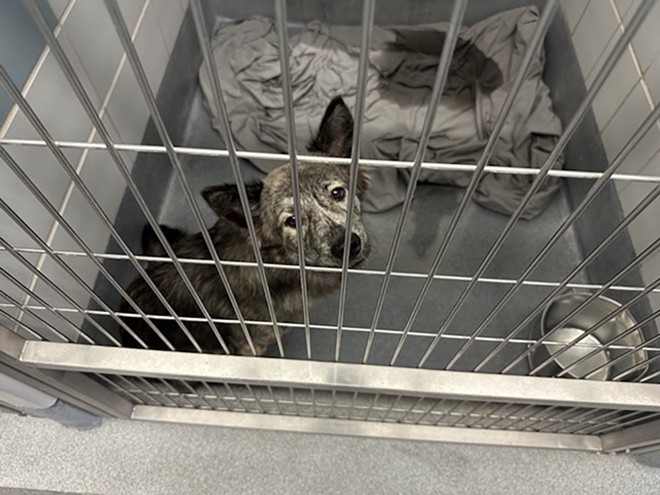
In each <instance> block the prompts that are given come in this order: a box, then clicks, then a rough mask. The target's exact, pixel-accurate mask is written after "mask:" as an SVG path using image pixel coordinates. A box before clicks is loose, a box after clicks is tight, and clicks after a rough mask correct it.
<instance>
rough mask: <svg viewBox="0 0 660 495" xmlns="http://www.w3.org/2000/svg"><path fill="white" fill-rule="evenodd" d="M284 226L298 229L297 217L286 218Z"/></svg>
mask: <svg viewBox="0 0 660 495" xmlns="http://www.w3.org/2000/svg"><path fill="white" fill-rule="evenodd" d="M284 225H286V226H287V227H290V228H292V229H295V228H296V217H294V216H293V215H291V216H290V217H286V220H284Z"/></svg>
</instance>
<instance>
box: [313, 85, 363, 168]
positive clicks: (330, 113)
mask: <svg viewBox="0 0 660 495" xmlns="http://www.w3.org/2000/svg"><path fill="white" fill-rule="evenodd" d="M352 145H353V116H352V115H351V111H350V110H349V109H348V107H347V106H346V104H345V103H344V100H343V99H342V98H341V96H337V97H336V98H333V100H332V101H331V102H330V104H329V105H328V108H327V109H326V110H325V114H324V115H323V119H322V120H321V126H320V127H319V132H318V134H317V135H316V138H314V140H313V141H312V142H311V143H310V144H309V146H308V147H307V149H308V150H309V151H310V152H312V153H315V152H316V153H323V154H326V155H329V156H336V157H339V158H349V157H350V156H351V146H352Z"/></svg>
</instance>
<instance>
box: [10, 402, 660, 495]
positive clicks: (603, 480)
mask: <svg viewBox="0 0 660 495" xmlns="http://www.w3.org/2000/svg"><path fill="white" fill-rule="evenodd" d="M28 431H29V434H27V432H28ZM0 435H1V436H2V439H3V442H0V463H1V465H2V466H3V469H2V470H0V494H3V495H4V494H5V493H6V494H7V495H17V493H20V494H23V493H26V494H27V493H30V494H31V495H32V492H31V491H30V492H27V491H23V490H28V489H30V490H37V489H38V490H57V492H58V493H61V491H65V492H67V493H68V492H74V493H88V494H101V493H103V494H106V495H111V494H112V495H114V494H131V495H132V494H136V493H139V494H143V495H148V494H159V495H161V494H170V493H172V494H181V493H190V494H193V493H194V494H217V493H246V494H248V493H249V494H257V493H270V494H280V493H281V494H289V493H315V494H322V493H333V494H334V493H346V494H351V493H355V494H362V493H410V494H427V493H428V494H430V493H434V494H443V493H448V494H463V493H465V494H471V493H475V492H477V493H492V494H502V493H519V494H527V493H534V494H535V493H539V491H541V492H543V493H602V494H618V493H635V494H637V495H645V494H655V493H657V486H658V484H660V469H657V468H653V467H650V466H646V465H643V464H641V463H638V462H635V461H634V460H633V458H632V457H631V456H625V455H618V456H612V455H594V454H591V453H586V452H572V451H554V450H543V449H531V448H528V449H520V448H508V447H486V446H477V445H457V444H439V443H429V442H411V441H403V440H380V439H378V440H377V439H364V438H351V437H337V436H328V435H305V434H300V433H285V432H274V431H268V432H264V431H258V430H241V429H229V428H219V427H215V426H190V425H182V424H160V423H147V422H140V421H126V420H106V421H105V422H104V424H103V426H102V427H101V428H97V429H95V430H91V431H83V432H81V431H77V430H74V429H72V428H63V427H62V426H61V425H59V424H57V423H55V422H53V421H50V420H46V419H41V418H33V417H21V416H18V415H14V414H0ZM35 438H40V439H48V441H39V442H35V441H34V439H35ZM523 466H524V468H523ZM4 487H13V488H15V489H20V491H14V490H6V489H5V488H4ZM49 493H50V492H49ZM34 495H36V494H34ZM39 495H44V494H43V493H42V492H39Z"/></svg>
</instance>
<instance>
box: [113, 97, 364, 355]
mask: <svg viewBox="0 0 660 495" xmlns="http://www.w3.org/2000/svg"><path fill="white" fill-rule="evenodd" d="M352 133H353V118H352V116H351V113H350V111H349V110H348V108H347V107H346V105H345V104H344V102H343V100H342V99H341V98H335V99H334V100H332V102H331V103H330V105H329V106H328V108H327V110H326V112H325V114H324V116H323V119H322V121H321V126H320V129H319V132H318V135H317V137H316V138H315V139H314V141H313V142H312V143H311V144H310V146H309V151H310V152H311V153H314V154H316V155H325V156H336V157H349V156H350V154H351V143H352ZM298 171H299V178H300V181H299V182H300V184H299V188H300V202H301V204H300V207H301V213H302V216H303V218H302V224H301V226H302V231H303V239H302V241H303V243H304V251H305V263H306V264H307V265H310V266H326V267H340V266H341V263H342V257H343V251H344V237H345V235H346V233H345V228H346V213H347V208H348V178H349V170H348V167H346V166H343V165H329V164H314V163H300V164H299V167H298ZM367 184H368V180H367V177H366V175H365V174H364V173H362V172H360V173H359V174H358V182H357V198H355V201H354V203H353V204H354V210H353V220H352V226H351V232H350V254H349V259H350V265H351V266H357V265H358V264H360V263H362V262H363V261H364V260H365V259H366V257H367V256H368V254H369V251H370V245H369V239H368V237H367V233H366V231H365V229H364V226H363V225H362V219H361V206H360V199H361V198H362V197H363V195H364V192H365V189H366V187H367ZM246 192H247V195H248V197H249V201H250V207H251V215H252V218H253V219H254V224H255V228H256V233H257V241H258V243H259V250H260V252H261V256H262V257H263V260H264V262H266V263H284V264H297V263H298V248H297V243H298V239H297V233H296V223H297V222H299V221H300V220H299V219H297V218H295V216H294V214H293V208H294V206H293V193H292V183H291V175H290V168H289V165H283V166H281V167H279V168H277V169H275V170H273V171H272V172H270V173H269V174H268V175H267V176H266V177H265V178H264V179H263V181H261V182H256V183H252V184H248V185H247V186H246ZM202 195H203V197H204V199H205V200H206V201H207V203H208V204H209V205H210V206H211V208H212V209H213V211H214V212H215V213H216V214H217V215H218V221H217V222H216V223H215V225H214V226H213V227H211V229H210V230H209V233H210V235H211V239H212V240H213V244H214V247H215V249H216V251H217V253H218V256H219V257H220V259H221V260H226V261H252V262H253V261H254V260H255V258H254V253H253V249H252V246H251V241H250V236H249V234H248V229H247V223H246V218H245V215H244V212H243V210H242V208H241V204H240V201H239V196H238V189H237V186H236V185H222V186H213V187H208V188H206V189H204V190H203V191H202ZM162 228H163V231H164V233H165V235H166V237H167V238H168V241H169V242H170V243H171V245H172V248H173V249H174V252H175V253H176V255H177V257H178V258H197V259H210V258H211V257H210V255H209V252H208V249H207V247H206V244H205V242H204V239H203V238H202V235H201V233H198V234H186V233H184V232H182V231H179V230H176V229H171V228H168V227H162ZM142 242H143V246H144V249H145V252H147V253H148V254H155V255H164V250H163V247H162V246H161V245H160V242H159V241H158V240H157V238H156V236H155V234H154V232H153V230H152V229H151V228H150V227H146V228H145V230H144V232H143V237H142ZM183 266H184V269H185V271H186V273H187V275H188V277H189V278H190V280H191V282H192V284H193V286H194V287H195V290H196V291H197V293H198V294H199V296H200V298H201V300H202V301H203V303H204V306H205V307H206V309H207V310H208V312H209V313H210V315H211V316H212V317H214V318H225V319H235V318H236V315H235V313H234V311H233V309H232V306H231V304H230V302H229V298H228V297H227V293H226V291H225V289H224V287H223V284H222V282H221V280H220V277H219V275H218V272H217V269H216V267H215V266H213V265H212V264H189V263H186V264H184V265H183ZM224 269H225V273H226V274H227V278H228V279H229V283H230V285H231V288H232V290H233V293H234V295H235V296H236V299H237V302H238V305H239V308H240V310H241V313H242V314H243V317H244V318H245V319H246V320H259V321H269V320H270V315H269V312H268V308H267V305H266V300H265V297H264V293H263V288H262V285H261V281H260V278H259V274H258V271H257V268H256V267H246V266H225V268H224ZM147 273H148V274H149V277H150V278H151V280H153V282H154V283H155V285H156V286H157V287H158V288H159V290H160V291H161V292H162V294H163V295H164V296H165V298H166V299H167V301H168V303H169V304H170V305H171V306H172V307H173V308H174V310H175V311H176V313H177V314H178V315H179V316H188V317H200V316H202V313H201V311H200V309H199V307H198V305H197V304H196V303H195V301H194V299H193V297H192V296H191V294H190V292H189V291H188V290H187V288H186V286H185V285H184V283H183V281H182V279H181V278H180V276H179V274H178V273H177V271H176V268H175V267H174V265H173V264H172V263H170V262H157V263H150V264H149V266H148V268H147ZM266 276H267V279H268V285H269V289H270V293H271V295H272V297H273V303H274V308H275V315H276V317H277V319H278V321H279V322H292V321H300V320H301V309H302V296H301V287H300V272H299V270H290V269H273V268H267V269H266ZM340 277H341V275H340V274H339V273H327V272H312V271H307V272H306V280H307V290H308V297H309V300H310V302H313V301H315V300H319V299H321V298H323V297H324V296H326V295H328V294H329V293H330V292H331V291H333V290H335V289H337V288H338V287H339V283H340V280H341V278H340ZM127 292H128V294H129V295H130V296H131V297H132V298H133V300H134V301H135V302H136V303H137V304H138V305H139V306H140V307H141V308H142V310H143V311H144V312H145V313H146V314H156V315H168V313H167V311H166V309H165V307H164V306H163V305H162V303H161V302H160V301H159V300H158V298H157V297H156V295H155V294H154V292H153V291H152V290H151V289H150V288H149V286H148V285H147V284H146V282H145V281H144V279H142V278H139V279H137V280H135V281H134V282H133V283H132V284H131V285H130V286H129V287H128V289H127ZM122 311H131V309H130V306H128V304H127V303H126V302H125V301H124V302H123V304H122ZM125 321H126V323H127V324H128V325H129V326H130V327H131V328H132V329H133V330H134V331H135V333H136V335H137V336H139V337H140V338H141V339H142V340H144V341H145V343H146V344H147V345H148V346H149V347H150V348H151V349H165V348H166V347H165V346H164V343H163V341H162V340H161V339H160V338H159V337H158V336H157V335H156V334H155V332H154V331H153V329H150V328H149V326H148V325H147V324H146V323H145V322H144V321H143V320H141V319H139V318H126V319H125ZM153 321H154V323H155V324H156V325H157V327H158V328H159V330H160V331H161V332H162V333H163V335H164V336H165V337H167V339H168V340H169V341H170V342H171V343H172V345H173V346H174V347H175V348H176V349H177V350H181V351H190V350H193V349H194V347H193V345H192V344H191V341H190V339H189V338H188V337H187V336H186V335H185V334H184V332H182V330H181V329H180V327H179V326H178V325H177V324H176V323H175V322H174V321H171V320H153ZM184 324H185V326H186V328H188V329H189V330H190V333H191V334H192V336H193V337H194V338H195V340H196V341H197V342H198V343H199V345H200V347H201V348H202V350H204V351H205V352H222V348H221V346H220V343H219V341H218V339H217V337H216V336H215V335H214V333H213V331H212V329H211V327H210V326H209V325H208V324H207V323H198V322H185V321H184ZM217 327H218V329H219V330H220V333H221V335H222V337H223V339H224V340H225V342H226V344H227V346H228V347H229V350H230V351H231V353H232V354H239V355H252V354H253V352H252V349H251V348H250V346H249V345H248V342H247V339H246V338H245V334H244V332H243V330H242V329H241V327H240V326H239V325H221V324H218V325H217ZM248 330H249V332H250V335H251V337H252V340H253V342H254V347H255V349H256V353H257V355H261V354H263V353H264V352H265V350H266V348H267V347H268V346H269V345H270V344H272V343H274V342H275V334H274V330H273V327H272V325H263V326H257V325H252V326H250V325H248ZM125 337H126V339H125V340H126V344H127V345H135V344H136V343H135V342H134V341H133V339H132V338H130V336H128V335H126V336H125Z"/></svg>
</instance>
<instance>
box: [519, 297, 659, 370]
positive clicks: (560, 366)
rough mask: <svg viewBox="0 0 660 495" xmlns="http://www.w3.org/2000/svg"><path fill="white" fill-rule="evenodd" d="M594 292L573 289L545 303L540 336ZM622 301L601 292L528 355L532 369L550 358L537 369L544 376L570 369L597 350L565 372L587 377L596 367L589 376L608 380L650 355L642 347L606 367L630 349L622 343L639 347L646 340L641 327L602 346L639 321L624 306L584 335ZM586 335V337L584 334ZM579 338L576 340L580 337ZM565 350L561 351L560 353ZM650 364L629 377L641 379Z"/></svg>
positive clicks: (534, 331)
mask: <svg viewBox="0 0 660 495" xmlns="http://www.w3.org/2000/svg"><path fill="white" fill-rule="evenodd" d="M590 296H591V294H588V293H583V292H574V293H569V294H564V295H562V296H559V297H557V298H555V299H554V300H553V301H552V302H551V303H550V304H548V305H547V306H546V308H545V309H544V311H543V314H542V315H541V317H540V330H541V336H545V335H547V334H548V332H550V331H551V330H552V329H553V328H554V327H555V326H556V325H557V324H558V323H559V322H561V321H562V320H563V319H564V318H565V317H566V316H568V315H569V314H570V313H572V312H573V311H574V310H575V309H576V308H577V307H578V306H579V305H581V304H582V303H583V302H584V301H585V300H587V299H588V298H589V297H590ZM620 307H621V304H620V303H618V302H616V301H614V300H612V299H609V298H607V297H602V296H599V297H597V298H596V299H594V300H593V301H591V302H590V303H589V304H587V305H586V306H585V307H584V308H582V309H581V310H580V311H579V312H578V313H577V314H576V315H574V316H572V317H571V318H570V319H569V320H568V321H567V322H565V323H564V325H563V326H562V327H560V328H558V329H556V330H554V331H553V332H552V334H551V335H548V337H547V341H545V342H544V343H543V344H542V345H540V346H538V347H537V348H536V349H535V350H534V351H533V352H531V353H530V355H529V363H530V366H531V369H534V368H535V367H537V366H538V365H540V364H541V363H543V362H544V361H546V360H547V359H548V358H550V357H551V356H552V358H551V360H550V361H549V362H548V364H547V365H546V366H545V367H544V368H543V369H541V370H539V371H540V373H538V374H539V375H543V376H556V375H557V374H558V373H559V372H561V371H562V370H565V369H568V368H569V366H571V365H572V364H573V363H575V362H576V361H578V360H579V359H582V358H583V357H585V356H587V355H588V354H591V353H592V352H593V351H594V350H598V351H597V352H595V353H594V354H593V356H591V357H589V358H588V359H585V360H584V361H582V362H580V363H579V364H577V365H575V366H574V367H572V368H570V369H569V371H568V372H567V373H566V374H565V375H564V376H570V377H573V378H585V377H587V376H588V375H589V374H590V373H591V372H592V371H594V370H598V371H596V372H595V373H594V374H593V375H592V376H590V377H589V379H591V380H607V379H609V378H612V377H614V376H617V375H619V374H620V373H621V372H624V371H626V370H628V369H629V368H632V367H633V366H635V365H638V364H640V363H642V362H644V361H646V359H647V353H646V351H644V350H643V349H640V350H637V351H635V352H633V353H631V354H630V355H628V356H626V357H625V358H623V359H621V360H620V361H617V362H616V363H614V364H613V365H612V366H609V367H603V368H601V366H603V365H604V364H607V363H610V362H612V361H614V360H615V359H616V358H617V357H619V356H622V355H623V354H625V353H626V352H627V351H628V349H621V348H619V346H625V347H628V348H630V347H636V346H638V345H641V344H642V343H643V342H644V335H643V334H642V332H641V331H640V329H636V330H635V331H633V332H631V333H629V334H628V335H626V336H625V337H622V338H620V339H619V340H616V341H615V342H614V343H613V346H612V347H607V348H602V346H603V345H606V344H608V343H609V342H610V341H612V339H615V338H616V337H617V336H619V335H622V334H623V333H625V332H626V330H628V329H629V328H631V327H633V326H634V325H635V324H636V323H637V322H636V321H635V319H634V318H633V317H632V315H631V314H630V312H628V310H624V311H622V312H621V313H619V314H618V315H616V316H615V317H613V318H610V319H609V320H608V321H606V322H604V323H603V324H601V325H600V326H599V327H598V328H596V329H595V330H594V331H593V332H590V333H589V335H586V336H584V335H585V334H586V333H587V330H589V329H590V328H591V327H593V326H594V325H595V324H596V323H598V322H599V321H601V320H602V319H603V318H605V317H606V316H607V315H608V314H610V313H611V312H612V311H614V310H616V309H617V308H620ZM533 333H534V334H535V335H533V337H532V338H535V337H536V336H538V331H537V329H536V328H534V329H533ZM583 336H584V337H583ZM580 337H582V338H581V340H579V342H575V341H576V340H577V339H578V338H580ZM559 351H562V352H561V354H557V353H558V352H559ZM646 370H647V368H646V367H643V368H639V369H637V370H636V371H635V372H633V373H630V374H628V375H626V376H625V379H626V380H636V379H639V378H640V377H641V376H642V375H643V374H644V373H645V372H646Z"/></svg>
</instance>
